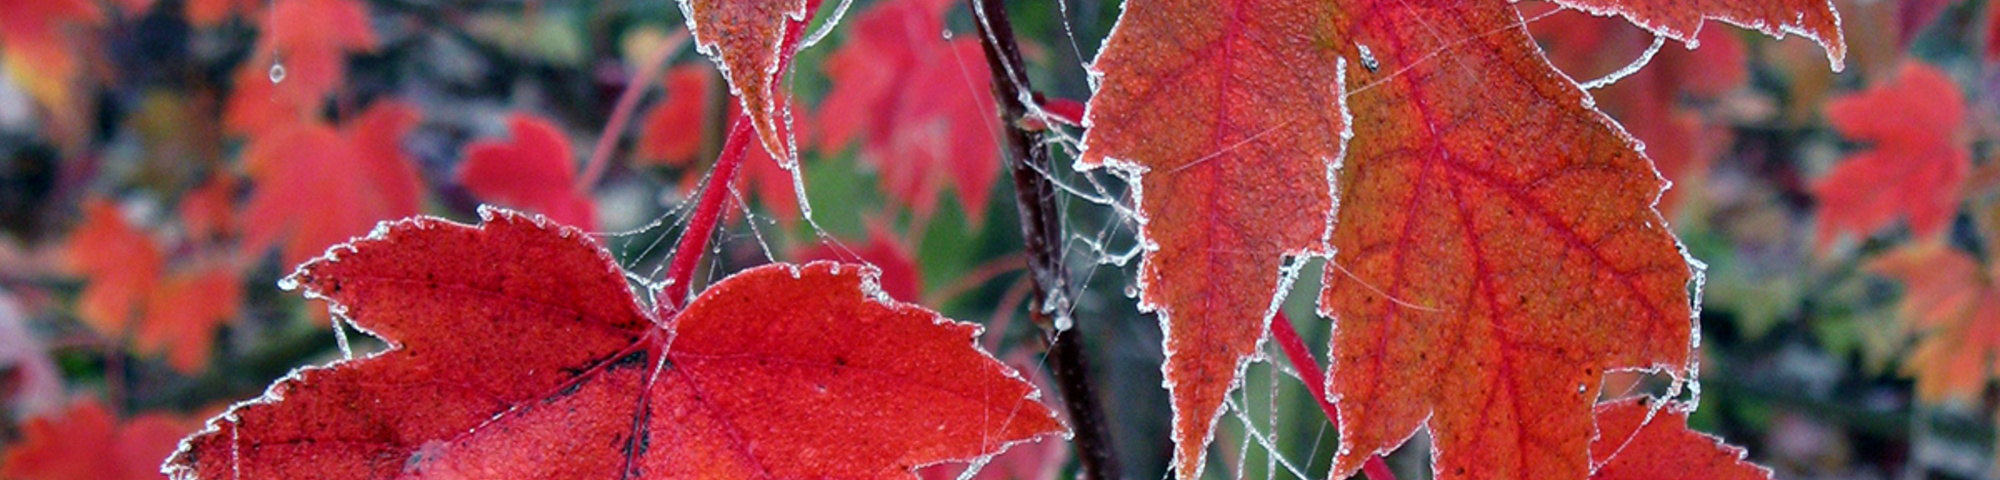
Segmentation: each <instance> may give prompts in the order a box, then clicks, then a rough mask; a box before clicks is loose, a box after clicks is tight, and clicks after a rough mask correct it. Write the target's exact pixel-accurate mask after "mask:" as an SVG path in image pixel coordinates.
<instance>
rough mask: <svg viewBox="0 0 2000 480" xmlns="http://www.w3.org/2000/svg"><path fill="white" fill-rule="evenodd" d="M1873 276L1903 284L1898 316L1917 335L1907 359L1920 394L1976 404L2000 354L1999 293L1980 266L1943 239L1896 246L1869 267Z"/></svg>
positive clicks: (1927, 398) (1935, 399) (1907, 370)
mask: <svg viewBox="0 0 2000 480" xmlns="http://www.w3.org/2000/svg"><path fill="white" fill-rule="evenodd" d="M1867 269H1868V271H1869V272H1871V273H1874V274H1876V275H1882V276H1886V277H1889V278H1893V279H1895V280H1897V281H1900V282H1902V284H1903V298H1902V300H1901V301H1900V302H1899V303H1898V304H1897V309H1896V312H1897V314H1896V316H1897V317H1898V318H1899V319H1900V320H1901V321H1902V323H1903V330H1904V331H1906V332H1908V333H1909V334H1910V335H1913V336H1917V337H1919V340H1918V341H1917V344H1916V350H1915V351H1913V352H1911V353H1910V355H1909V357H1907V359H1906V360H1904V365H1905V366H1904V369H1903V371H1904V373H1906V374H1909V375H1912V376H1915V377H1916V379H1917V397H1918V398H1919V399H1921V400H1923V401H1925V402H1926V403H1937V402H1941V401H1944V400H1946V399H1957V400H1961V401H1975V400H1977V399H1978V396H1979V394H1980V392H1981V391H1983V389H1984V388H1985V386H1986V379H1987V378H1988V377H1989V376H1990V375H1992V373H1993V372H1994V362H1995V361H1996V360H1995V358H1996V357H1995V355H1996V354H2000V288H1995V287H1994V285H1993V278H1994V277H1993V276H1992V275H1991V274H1988V273H1985V272H1982V271H1981V268H1980V266H1979V261H1978V260H1975V259H1973V258H1972V256H1971V255H1967V254H1966V253H1965V252H1961V251H1959V250H1957V249H1954V248H1952V247H1951V246H1950V245H1949V244H1947V243H1945V242H1942V241H1929V242H1923V243H1919V244H1915V245H1911V246H1905V247H1903V248H1899V249H1897V250H1896V251H1894V252H1891V253H1890V254H1888V255H1885V256H1883V257H1881V258H1878V259H1875V260H1873V261H1870V262H1868V265H1867Z"/></svg>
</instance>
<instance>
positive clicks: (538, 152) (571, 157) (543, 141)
mask: <svg viewBox="0 0 2000 480" xmlns="http://www.w3.org/2000/svg"><path fill="white" fill-rule="evenodd" d="M507 131H508V132H509V135H511V136H512V138H511V139H510V140H511V141H510V142H508V143H500V142H497V141H481V142H476V143H473V144H471V145H467V146H466V147H465V162H464V163H461V164H459V167H458V181H459V183H463V184H465V188H466V190H470V191H472V194H473V195H476V196H478V197H479V198H480V199H482V200H485V201H488V202H493V203H497V204H500V205H506V206H509V207H513V208H519V209H523V210H527V211H531V212H535V213H540V214H543V215H548V216H549V218H552V219H555V221H557V222H562V223H565V224H569V225H576V226H579V227H582V228H584V229H586V230H596V229H597V202H596V201H594V200H591V198H590V195H589V192H585V191H581V190H579V189H578V188H577V186H576V174H575V171H576V168H577V167H576V156H575V155H576V154H575V152H574V151H573V150H572V149H570V145H569V137H567V136H564V134H563V132H562V129H561V128H559V127H557V126H555V125H554V124H552V123H549V122H548V121H547V120H543V119H541V118H537V117H534V116H530V115H527V114H515V115H514V116H513V117H511V118H508V119H507Z"/></svg>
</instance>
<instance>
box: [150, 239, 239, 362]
mask: <svg viewBox="0 0 2000 480" xmlns="http://www.w3.org/2000/svg"><path fill="white" fill-rule="evenodd" d="M239 275H240V274H239V273H237V270H236V269H235V268H232V267H230V266H228V265H220V264H216V265H207V266H204V267H201V268H197V269H193V270H192V271H186V272H177V273H174V274H172V275H169V276H167V277H166V278H165V279H164V280H162V281H161V282H160V284H159V286H158V287H157V288H154V289H153V291H152V293H151V295H150V296H149V297H148V298H147V300H146V310H145V316H144V317H142V320H141V321H140V322H139V327H138V331H137V332H136V333H137V335H136V337H137V343H138V345H137V346H138V350H139V351H140V352H142V353H152V354H158V353H164V354H165V355H166V357H167V365H169V366H171V367H173V368H174V369H175V370H179V371H181V372H184V373H192V372H198V371H201V369H202V368H204V367H207V366H208V358H209V353H210V350H212V349H213V348H214V346H215V329H216V327H217V326H220V325H222V324H223V323H227V322H230V321H233V320H235V319H236V314H237V308H238V307H239V306H240V305H242V304H243V280H242V278H240V277H239Z"/></svg>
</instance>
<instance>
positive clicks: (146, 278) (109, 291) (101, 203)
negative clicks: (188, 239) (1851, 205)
mask: <svg viewBox="0 0 2000 480" xmlns="http://www.w3.org/2000/svg"><path fill="white" fill-rule="evenodd" d="M63 252H64V255H63V257H64V258H65V262H66V263H67V264H68V265H69V268H70V269H72V270H74V271H75V272H77V273H78V274H79V275H82V276H83V277H84V279H85V281H86V284H85V285H84V288H83V293H82V294H81V296H80V297H79V298H78V300H77V317H78V318H80V319H82V320H83V322H84V323H86V324H89V325H90V326H91V328H94V329H96V330H97V331H99V332H103V333H106V334H112V335H117V334H121V333H123V332H125V331H126V328H128V327H129V326H130V325H131V322H132V319H133V318H134V317H135V316H136V315H137V314H138V313H139V312H140V309H141V308H143V305H144V302H145V301H146V296H147V295H148V294H149V292H151V291H152V290H153V286H154V285H155V284H157V283H158V282H159V279H160V275H161V273H162V272H163V271H165V269H166V258H165V256H164V255H163V254H162V253H161V252H160V246H159V244H158V243H157V242H155V241H154V240H153V238H152V237H150V236H147V235H146V232H144V231H141V230H139V228H138V227H136V226H134V225H132V224H131V222H129V221H127V220H126V219H125V215H124V214H123V213H121V212H119V211H118V206H117V205H113V204H112V203H111V202H110V201H108V200H104V199H95V198H94V199H90V200H86V201H84V204H83V224H82V225H79V226H77V228H76V230H75V231H73V232H70V235H69V241H68V242H67V243H66V244H64V246H63Z"/></svg>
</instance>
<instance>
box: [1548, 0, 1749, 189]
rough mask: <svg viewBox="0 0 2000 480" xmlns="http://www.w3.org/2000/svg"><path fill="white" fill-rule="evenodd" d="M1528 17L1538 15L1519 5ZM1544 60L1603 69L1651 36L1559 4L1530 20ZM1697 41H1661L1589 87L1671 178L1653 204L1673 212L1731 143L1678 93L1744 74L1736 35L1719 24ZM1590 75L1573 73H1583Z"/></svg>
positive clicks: (1729, 85) (1732, 81) (1730, 82)
mask: <svg viewBox="0 0 2000 480" xmlns="http://www.w3.org/2000/svg"><path fill="white" fill-rule="evenodd" d="M1522 10H1523V14H1524V15H1526V16H1528V17H1530V18H1542V17H1541V16H1540V15H1539V14H1538V13H1534V12H1535V10H1530V9H1529V8H1528V7H1526V6H1523V7H1522ZM1529 28H1530V29H1531V30H1533V31H1534V32H1535V36H1536V38H1537V39H1542V40H1543V42H1542V44H1543V45H1544V46H1546V47H1547V49H1548V54H1549V60H1550V61H1551V62H1553V63H1555V64H1556V66H1557V67H1560V68H1561V69H1562V71H1564V72H1569V73H1570V74H1571V75H1576V74H1587V75H1606V74H1611V73H1613V72H1616V71H1618V70H1619V69H1621V68H1624V67H1625V66H1626V65H1628V64H1630V63H1631V62H1632V61H1634V60H1635V59H1637V58H1639V56H1640V55H1641V54H1642V53H1643V52H1644V51H1645V50H1646V49H1647V48H1648V46H1649V44H1650V43H1651V42H1653V40H1654V38H1655V36H1654V35H1653V34H1652V33H1651V32H1647V31H1644V30H1641V29H1638V28H1634V27H1633V26H1631V25H1629V24H1627V23H1625V22H1623V21H1619V20H1618V19H1615V18H1607V17H1596V16H1591V15H1587V14H1584V13H1581V12H1574V11H1564V12H1559V13H1553V14H1552V15H1551V16H1549V17H1547V18H1542V19H1541V20H1538V21H1535V22H1534V23H1533V24H1530V25H1529ZM1699 39H1700V40H1701V48H1698V49H1693V50H1689V49H1683V48H1673V47H1663V48H1661V49H1660V50H1659V52H1657V53H1656V54H1654V55H1653V57H1652V59H1651V61H1649V62H1647V63H1646V66H1645V68H1642V69H1640V70H1639V71H1637V72H1634V73H1632V74H1631V75H1630V76H1626V77H1624V78H1623V79H1620V80H1618V81H1617V82H1615V83H1612V84H1610V85H1608V86H1605V87H1603V88H1601V89H1598V90H1595V91H1593V92H1592V93H1591V95H1592V96H1595V97H1596V98H1597V105H1598V106H1599V107H1600V108H1602V109H1603V110H1604V112H1605V113H1608V114H1610V115H1611V117H1612V118H1615V119H1617V120H1618V122H1619V124H1620V125H1623V126H1624V127H1625V129H1626V131H1628V132H1630V133H1631V134H1632V136H1633V137H1635V138H1638V139H1639V141H1640V142H1642V143H1644V144H1645V145H1646V157H1647V158H1650V159H1652V160H1653V166H1654V167H1655V168H1657V169H1658V170H1659V171H1660V175H1661V176H1664V177H1666V178H1667V180H1669V181H1672V182H1673V188H1670V189H1667V191H1666V193H1664V194H1662V196H1661V197H1660V203H1659V209H1660V211H1661V212H1662V213H1665V214H1666V215H1667V216H1668V217H1672V216H1673V214H1674V209H1675V207H1678V206H1679V205H1680V197H1681V194H1682V193H1684V192H1688V191H1690V190H1691V188H1690V187H1698V186H1699V185H1700V182H1701V180H1703V179H1705V178H1706V177H1707V172H1708V170H1709V165H1710V164H1711V163H1713V162H1714V161H1715V159H1716V157H1717V156H1719V155H1721V154H1722V153H1723V152H1722V150H1723V149H1724V148H1726V147H1727V146H1728V144H1729V141H1730V139H1729V130H1728V129H1725V128H1719V127H1716V126H1714V125H1712V124H1711V123H1710V122H1709V120H1708V119H1706V118H1704V117H1703V115H1702V114H1701V112H1699V111H1697V110H1695V109H1692V108H1688V107H1687V106H1686V105H1685V104H1684V102H1683V99H1684V98H1686V99H1693V100H1703V101H1712V100H1714V99H1716V98H1718V97H1720V96H1722V95H1723V94H1724V93H1727V92H1728V91H1730V90H1732V89H1735V88H1737V87H1739V86H1742V85H1743V84H1744V82H1745V81H1746V80H1748V78H1749V68H1748V61H1747V59H1746V53H1745V52H1744V48H1745V47H1744V45H1743V40H1742V38H1740V37H1738V36H1736V34H1735V32H1731V31H1729V30H1725V29H1707V30H1703V31H1702V32H1701V33H1700V34H1699ZM1592 78H1595V77H1589V78H1579V79H1578V80H1582V81H1588V80H1591V79H1592Z"/></svg>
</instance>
